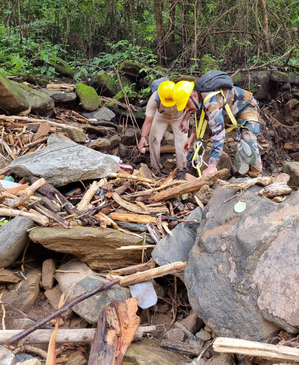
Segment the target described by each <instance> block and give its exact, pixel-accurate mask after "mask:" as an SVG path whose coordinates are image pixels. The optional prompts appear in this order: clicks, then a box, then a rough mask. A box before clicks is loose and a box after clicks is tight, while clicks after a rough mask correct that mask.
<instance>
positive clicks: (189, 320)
mask: <svg viewBox="0 0 299 365" xmlns="http://www.w3.org/2000/svg"><path fill="white" fill-rule="evenodd" d="M180 323H181V324H182V325H183V326H184V327H185V328H187V330H188V331H190V332H192V333H196V332H198V331H199V330H200V329H201V328H202V327H203V326H204V322H203V320H202V319H201V318H199V317H198V315H197V314H196V313H194V312H193V313H191V314H190V315H189V316H188V317H186V318H184V319H182V320H181V321H180Z"/></svg>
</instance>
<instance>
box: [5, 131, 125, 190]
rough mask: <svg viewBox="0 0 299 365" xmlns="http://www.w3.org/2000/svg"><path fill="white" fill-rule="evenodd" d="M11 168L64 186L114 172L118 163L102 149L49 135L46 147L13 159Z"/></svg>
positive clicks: (117, 167) (17, 173)
mask: <svg viewBox="0 0 299 365" xmlns="http://www.w3.org/2000/svg"><path fill="white" fill-rule="evenodd" d="M10 169H11V171H12V172H13V173H14V174H16V175H18V176H25V177H29V176H32V175H35V176H38V177H43V178H45V179H46V180H47V182H48V183H50V184H52V185H54V186H63V185H66V184H69V183H71V182H75V181H79V180H89V179H100V178H103V177H106V176H108V175H109V174H110V173H111V172H117V171H118V170H119V165H118V163H117V162H115V160H114V159H113V158H111V157H109V156H107V155H105V154H103V153H101V152H98V151H94V150H92V149H90V148H88V147H85V146H81V145H79V144H77V143H75V142H70V141H65V140H64V139H62V138H60V137H57V136H55V135H54V134H52V135H51V136H50V137H49V139H48V146H47V147H45V148H43V149H41V150H39V151H36V152H32V153H28V154H26V155H23V156H21V157H18V158H16V159H15V160H14V161H13V162H12V163H11V164H10Z"/></svg>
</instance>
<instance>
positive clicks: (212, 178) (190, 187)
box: [148, 169, 228, 201]
mask: <svg viewBox="0 0 299 365" xmlns="http://www.w3.org/2000/svg"><path fill="white" fill-rule="evenodd" d="M227 172H228V169H222V170H220V171H217V172H215V173H214V174H212V175H209V176H207V177H206V178H203V177H202V178H200V179H198V181H194V182H191V183H186V184H183V185H182V186H177V187H174V188H171V189H169V190H166V191H162V192H160V193H156V194H154V195H153V196H151V197H149V198H148V200H149V201H160V200H169V199H172V198H175V197H177V196H180V195H183V194H187V193H193V192H195V191H198V190H199V189H200V188H201V187H202V186H204V185H209V186H210V185H213V184H214V183H215V182H216V181H217V180H218V179H220V178H221V177H222V176H224V175H225V174H226V173H227Z"/></svg>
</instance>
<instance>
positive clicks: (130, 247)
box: [117, 245, 156, 250]
mask: <svg viewBox="0 0 299 365" xmlns="http://www.w3.org/2000/svg"><path fill="white" fill-rule="evenodd" d="M155 247H156V245H142V246H139V245H134V246H121V247H118V248H117V250H143V249H144V248H155Z"/></svg>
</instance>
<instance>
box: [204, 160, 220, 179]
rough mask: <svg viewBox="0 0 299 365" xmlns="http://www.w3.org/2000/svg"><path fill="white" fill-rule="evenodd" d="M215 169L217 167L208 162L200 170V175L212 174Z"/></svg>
mask: <svg viewBox="0 0 299 365" xmlns="http://www.w3.org/2000/svg"><path fill="white" fill-rule="evenodd" d="M216 171H217V167H216V165H215V164H214V163H210V164H209V166H208V167H207V168H206V169H205V170H204V171H203V172H202V176H203V177H206V176H209V175H212V174H214V173H215V172H216Z"/></svg>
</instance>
